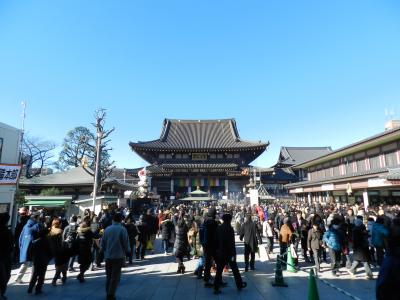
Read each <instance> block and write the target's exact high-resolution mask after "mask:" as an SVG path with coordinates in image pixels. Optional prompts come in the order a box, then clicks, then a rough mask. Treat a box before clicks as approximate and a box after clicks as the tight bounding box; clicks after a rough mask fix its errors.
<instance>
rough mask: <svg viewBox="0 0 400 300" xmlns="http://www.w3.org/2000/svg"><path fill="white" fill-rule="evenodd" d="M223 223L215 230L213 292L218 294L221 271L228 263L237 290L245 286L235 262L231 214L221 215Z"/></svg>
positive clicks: (220, 283)
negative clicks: (215, 265) (215, 269)
mask: <svg viewBox="0 0 400 300" xmlns="http://www.w3.org/2000/svg"><path fill="white" fill-rule="evenodd" d="M222 220H223V221H224V223H223V224H222V225H219V226H218V228H217V232H216V263H217V273H216V275H215V279H214V293H215V294H219V293H220V290H219V287H220V286H221V285H222V271H223V270H224V267H225V266H226V265H228V264H229V266H230V268H231V270H232V273H233V276H234V278H235V283H236V287H237V289H238V290H241V289H242V288H244V287H246V286H247V283H245V282H243V281H242V277H241V276H240V272H239V269H238V266H237V263H236V247H235V231H234V230H233V228H232V226H231V221H232V215H231V214H224V215H223V216H222Z"/></svg>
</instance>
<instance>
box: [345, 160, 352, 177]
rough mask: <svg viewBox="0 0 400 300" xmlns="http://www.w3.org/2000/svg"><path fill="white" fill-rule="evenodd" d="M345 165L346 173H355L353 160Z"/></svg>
mask: <svg viewBox="0 0 400 300" xmlns="http://www.w3.org/2000/svg"><path fill="white" fill-rule="evenodd" d="M344 166H345V169H346V174H352V173H354V170H353V162H352V161H347V162H346V163H345V165H344Z"/></svg>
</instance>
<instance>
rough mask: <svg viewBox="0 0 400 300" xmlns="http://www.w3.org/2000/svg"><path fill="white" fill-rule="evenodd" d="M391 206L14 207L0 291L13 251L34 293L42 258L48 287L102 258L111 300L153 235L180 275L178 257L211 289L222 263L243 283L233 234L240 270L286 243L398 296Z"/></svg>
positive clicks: (310, 259)
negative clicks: (240, 246) (58, 212)
mask: <svg viewBox="0 0 400 300" xmlns="http://www.w3.org/2000/svg"><path fill="white" fill-rule="evenodd" d="M399 212H400V210H399V207H398V206H391V207H376V208H369V209H368V210H365V209H364V208H363V205H362V204H359V205H358V204H356V205H353V206H348V205H339V204H338V205H322V204H316V205H309V204H308V203H299V202H293V201H292V202H290V201H287V202H285V203H282V202H275V203H273V204H269V205H263V206H253V207H250V206H239V205H227V204H224V205H217V206H215V205H208V204H189V205H170V206H168V207H157V208H156V207H154V208H149V209H148V210H147V211H146V213H144V214H141V215H134V214H133V213H132V212H130V211H129V209H123V208H116V209H112V210H107V209H104V210H103V211H102V212H101V213H99V215H95V214H94V213H93V212H91V211H90V210H86V211H85V212H84V213H83V215H81V216H71V217H70V219H69V222H67V220H66V219H65V218H59V217H57V216H51V217H50V216H46V215H45V213H44V212H43V211H34V212H29V211H28V210H27V209H25V208H21V210H20V211H19V221H18V224H17V226H16V228H15V230H14V234H13V233H12V231H11V230H10V229H9V228H8V227H7V224H8V221H9V216H8V214H7V213H3V214H0V238H1V240H2V243H1V246H0V289H1V298H0V299H1V300H4V299H6V295H5V294H6V289H7V284H8V282H9V280H10V276H11V268H12V258H13V255H14V257H17V258H18V262H19V264H20V267H19V269H18V273H17V275H16V276H15V279H14V281H15V282H16V283H22V279H23V276H24V274H25V273H26V271H27V269H28V268H29V267H30V266H32V272H31V278H30V281H29V285H28V289H27V292H28V293H33V291H35V294H41V293H42V291H43V285H44V279H45V274H46V271H47V267H48V265H49V263H50V262H54V266H55V273H54V277H53V279H52V285H53V286H57V285H59V284H66V282H67V278H68V277H69V276H70V274H73V273H74V272H76V273H75V274H76V279H77V280H78V281H79V282H80V283H84V282H85V280H86V279H85V273H86V272H87V271H88V270H89V269H91V270H95V269H96V268H102V267H103V263H105V273H106V297H107V300H113V299H115V294H116V289H117V286H118V283H119V280H120V277H121V269H122V268H123V267H124V266H125V264H127V265H131V264H133V260H134V258H136V259H137V260H143V259H145V256H146V254H147V253H154V251H155V240H156V238H157V235H158V236H159V238H160V239H161V245H162V252H163V253H164V255H166V256H169V255H171V254H172V255H174V256H175V257H176V261H177V270H176V272H177V273H178V274H184V273H185V271H186V267H185V263H184V261H185V260H186V259H187V260H190V259H196V267H195V270H194V275H195V276H196V278H198V279H202V280H204V286H205V287H210V288H213V289H214V293H215V294H219V293H220V292H221V287H223V286H225V285H226V284H227V283H226V282H224V281H223V279H222V274H223V272H224V270H225V271H226V270H227V269H228V267H229V268H230V269H231V271H232V273H233V275H234V279H235V284H236V288H237V289H238V290H241V289H243V288H245V287H246V285H247V284H246V282H244V281H243V279H242V276H241V274H240V271H239V268H238V264H237V262H236V256H237V255H236V243H235V234H236V235H237V236H238V238H239V239H240V240H241V241H243V243H244V271H245V272H249V271H252V270H254V269H255V254H256V253H257V252H258V251H259V249H260V247H261V246H263V247H265V249H266V251H267V253H269V254H271V253H273V251H274V245H277V246H278V251H277V252H278V254H279V255H280V258H281V259H282V261H286V255H287V254H288V253H289V252H290V254H291V256H292V257H293V258H294V263H295V264H296V265H300V264H304V266H311V267H314V268H315V270H316V272H317V273H321V272H325V271H327V270H325V269H323V268H322V267H321V262H322V261H324V262H328V258H329V261H330V271H331V272H332V275H333V276H336V277H337V276H340V275H342V274H343V272H341V269H342V270H343V269H344V270H345V272H346V273H349V274H351V275H354V274H355V273H356V272H357V268H358V266H359V265H360V264H362V265H363V266H364V272H365V277H366V278H367V279H373V273H372V268H379V277H378V280H377V289H376V291H377V298H378V299H397V298H390V297H391V293H392V291H393V288H394V287H395V286H396V284H397V283H398V282H400V277H399V276H400V275H399V272H400V268H399V267H400V214H399ZM232 225H233V226H232ZM300 258H301V259H300ZM75 262H77V263H78V264H79V270H75V268H74V266H75V265H76V264H75ZM212 272H215V276H214V277H212V276H211V273H212Z"/></svg>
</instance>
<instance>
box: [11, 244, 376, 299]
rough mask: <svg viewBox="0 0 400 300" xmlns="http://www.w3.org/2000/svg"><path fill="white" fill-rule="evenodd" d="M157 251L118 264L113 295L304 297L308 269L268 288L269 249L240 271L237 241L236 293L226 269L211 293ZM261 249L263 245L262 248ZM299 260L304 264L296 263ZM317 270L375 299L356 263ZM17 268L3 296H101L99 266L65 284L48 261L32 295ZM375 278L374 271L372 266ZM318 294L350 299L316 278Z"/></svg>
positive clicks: (190, 273) (190, 268) (102, 276)
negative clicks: (334, 271)
mask: <svg viewBox="0 0 400 300" xmlns="http://www.w3.org/2000/svg"><path fill="white" fill-rule="evenodd" d="M156 248H157V249H159V251H158V253H157V252H156V254H154V255H147V256H146V259H145V260H144V261H135V262H134V265H133V266H127V267H126V268H124V269H123V275H122V278H121V283H120V285H119V287H118V291H117V299H119V300H125V299H140V300H146V299H157V300H159V299H162V300H167V299H198V300H200V299H207V300H209V299H210V298H211V299H218V300H219V299H221V300H222V299H249V300H250V299H251V300H253V299H254V300H256V299H287V300H292V299H293V300H302V299H307V289H308V274H307V273H306V272H297V273H290V272H287V271H284V272H283V276H284V279H285V282H286V283H287V284H288V285H289V286H288V287H286V288H285V287H272V285H271V282H272V281H273V280H274V268H275V257H276V255H275V253H276V251H277V249H275V253H274V254H273V255H271V258H270V260H268V259H267V255H266V252H265V251H261V253H260V257H259V256H258V255H256V270H255V271H250V272H246V273H245V272H244V263H243V262H244V258H243V254H242V253H243V245H242V243H241V242H240V241H238V242H237V249H238V253H239V254H238V258H237V260H238V264H239V267H240V270H241V272H242V276H243V278H244V281H246V282H247V284H248V286H247V288H245V289H243V290H242V291H240V292H238V291H237V290H236V288H235V283H234V280H233V276H232V274H231V273H224V275H223V276H224V280H226V281H227V282H228V286H227V287H225V288H223V289H222V294H220V295H217V296H216V295H214V294H213V290H212V289H210V288H205V287H204V286H203V281H202V280H198V279H197V278H196V277H195V276H194V275H193V270H194V266H195V260H191V261H187V262H185V265H186V273H185V274H183V275H182V274H176V269H177V264H176V263H175V258H174V257H173V256H172V255H168V256H165V255H164V254H161V253H160V249H161V243H160V241H159V240H157V241H156ZM262 250H263V249H262ZM301 265H304V264H302V263H301ZM322 267H323V273H321V275H320V277H321V278H322V279H325V280H327V281H328V282H330V283H332V284H334V285H336V286H337V287H339V288H341V289H343V290H346V291H347V292H349V293H351V294H352V295H354V296H357V297H358V298H359V299H361V300H372V299H375V280H366V279H364V277H365V276H364V271H363V268H362V267H360V268H359V270H358V272H357V276H356V277H351V276H350V275H348V274H347V273H346V272H345V268H342V269H341V270H342V274H341V276H340V277H338V278H333V277H332V276H331V272H330V270H329V266H328V265H327V264H322ZM16 272H17V270H13V272H12V274H13V276H12V278H11V280H10V284H9V288H8V291H7V296H8V299H10V300H23V299H43V300H48V299H52V300H83V299H90V300H97V299H105V287H104V286H105V274H104V269H99V270H96V271H93V272H92V271H88V272H87V275H86V279H87V280H86V282H85V283H79V282H78V281H77V279H76V278H75V277H76V275H77V273H69V274H68V276H69V278H68V280H67V282H66V284H65V285H61V284H59V285H58V286H57V287H53V286H52V285H51V279H52V277H53V274H54V265H49V267H48V271H47V274H46V281H45V286H44V289H43V290H44V294H42V295H39V296H35V295H28V294H27V284H28V283H27V282H28V281H29V277H30V273H27V274H26V275H25V277H24V278H23V280H24V283H23V284H15V283H12V282H13V279H14V276H15V274H16ZM374 276H375V278H376V277H377V271H376V270H375V271H374ZM317 285H318V291H319V296H320V299H324V300H331V299H332V300H338V299H351V298H349V297H348V296H346V295H344V294H342V293H340V292H338V291H336V290H334V289H332V288H331V287H329V286H327V285H325V284H323V283H321V282H320V281H317Z"/></svg>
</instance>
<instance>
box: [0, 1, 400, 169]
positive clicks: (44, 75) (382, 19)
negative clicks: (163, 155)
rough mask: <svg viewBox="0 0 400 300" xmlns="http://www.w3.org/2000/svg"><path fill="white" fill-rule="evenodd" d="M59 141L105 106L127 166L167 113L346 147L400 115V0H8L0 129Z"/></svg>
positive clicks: (1, 10)
mask: <svg viewBox="0 0 400 300" xmlns="http://www.w3.org/2000/svg"><path fill="white" fill-rule="evenodd" d="M22 100H25V101H27V103H28V105H27V117H26V130H27V131H28V132H29V133H30V134H31V135H34V136H39V137H41V138H44V139H49V140H53V141H54V142H56V143H58V144H59V145H60V144H61V142H62V139H63V138H64V136H65V133H66V132H67V131H68V130H69V129H72V128H73V127H75V126H78V125H84V126H90V122H92V120H93V111H94V110H95V109H96V108H98V107H104V108H107V109H108V120H107V124H108V125H109V126H110V127H111V126H115V128H116V130H115V133H114V134H113V135H112V139H113V141H112V146H113V148H114V150H113V152H112V156H113V158H114V159H115V160H116V161H117V166H119V167H127V168H131V167H139V166H141V165H143V164H144V162H143V161H142V160H141V159H140V158H139V157H138V156H136V155H135V154H134V153H132V152H131V150H130V148H129V146H128V142H129V141H138V140H141V141H145V140H152V139H156V138H158V137H159V134H160V131H161V126H162V121H163V119H164V118H165V117H167V118H177V119H214V118H236V120H237V124H238V128H239V133H240V135H241V137H242V138H243V139H250V140H257V141H258V140H263V141H270V143H271V145H270V147H269V149H268V151H267V152H266V153H265V154H263V155H262V156H261V157H260V158H259V159H257V161H256V162H255V164H256V165H261V166H270V165H272V164H274V163H275V162H276V160H277V158H278V153H279V149H280V146H282V145H285V146H332V147H333V148H338V147H340V146H344V145H346V144H349V143H351V142H355V141H356V140H359V139H362V138H366V137H368V136H370V135H373V134H375V133H378V132H381V131H383V128H384V122H385V119H386V117H385V108H387V109H389V110H390V109H393V110H394V112H395V114H396V117H400V116H399V113H400V2H399V1H397V0H391V1H390V0H387V1H386V0H380V1H375V0H374V1H368V0H360V1H349V0H343V1H340V0H335V1H319V0H318V1H299V0H293V1H267V0H261V1H222V0H221V1H215V0H210V1H205V0H202V1H191V0H182V1H171V0H169V1H164V0H160V1H133V0H132V1H81V0H76V1H73V0H68V1H36V0H35V1H11V0H8V1H7V0H4V1H0V121H1V122H4V123H7V124H9V125H12V126H15V127H20V123H21V121H20V114H21V105H20V103H21V101H22Z"/></svg>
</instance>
